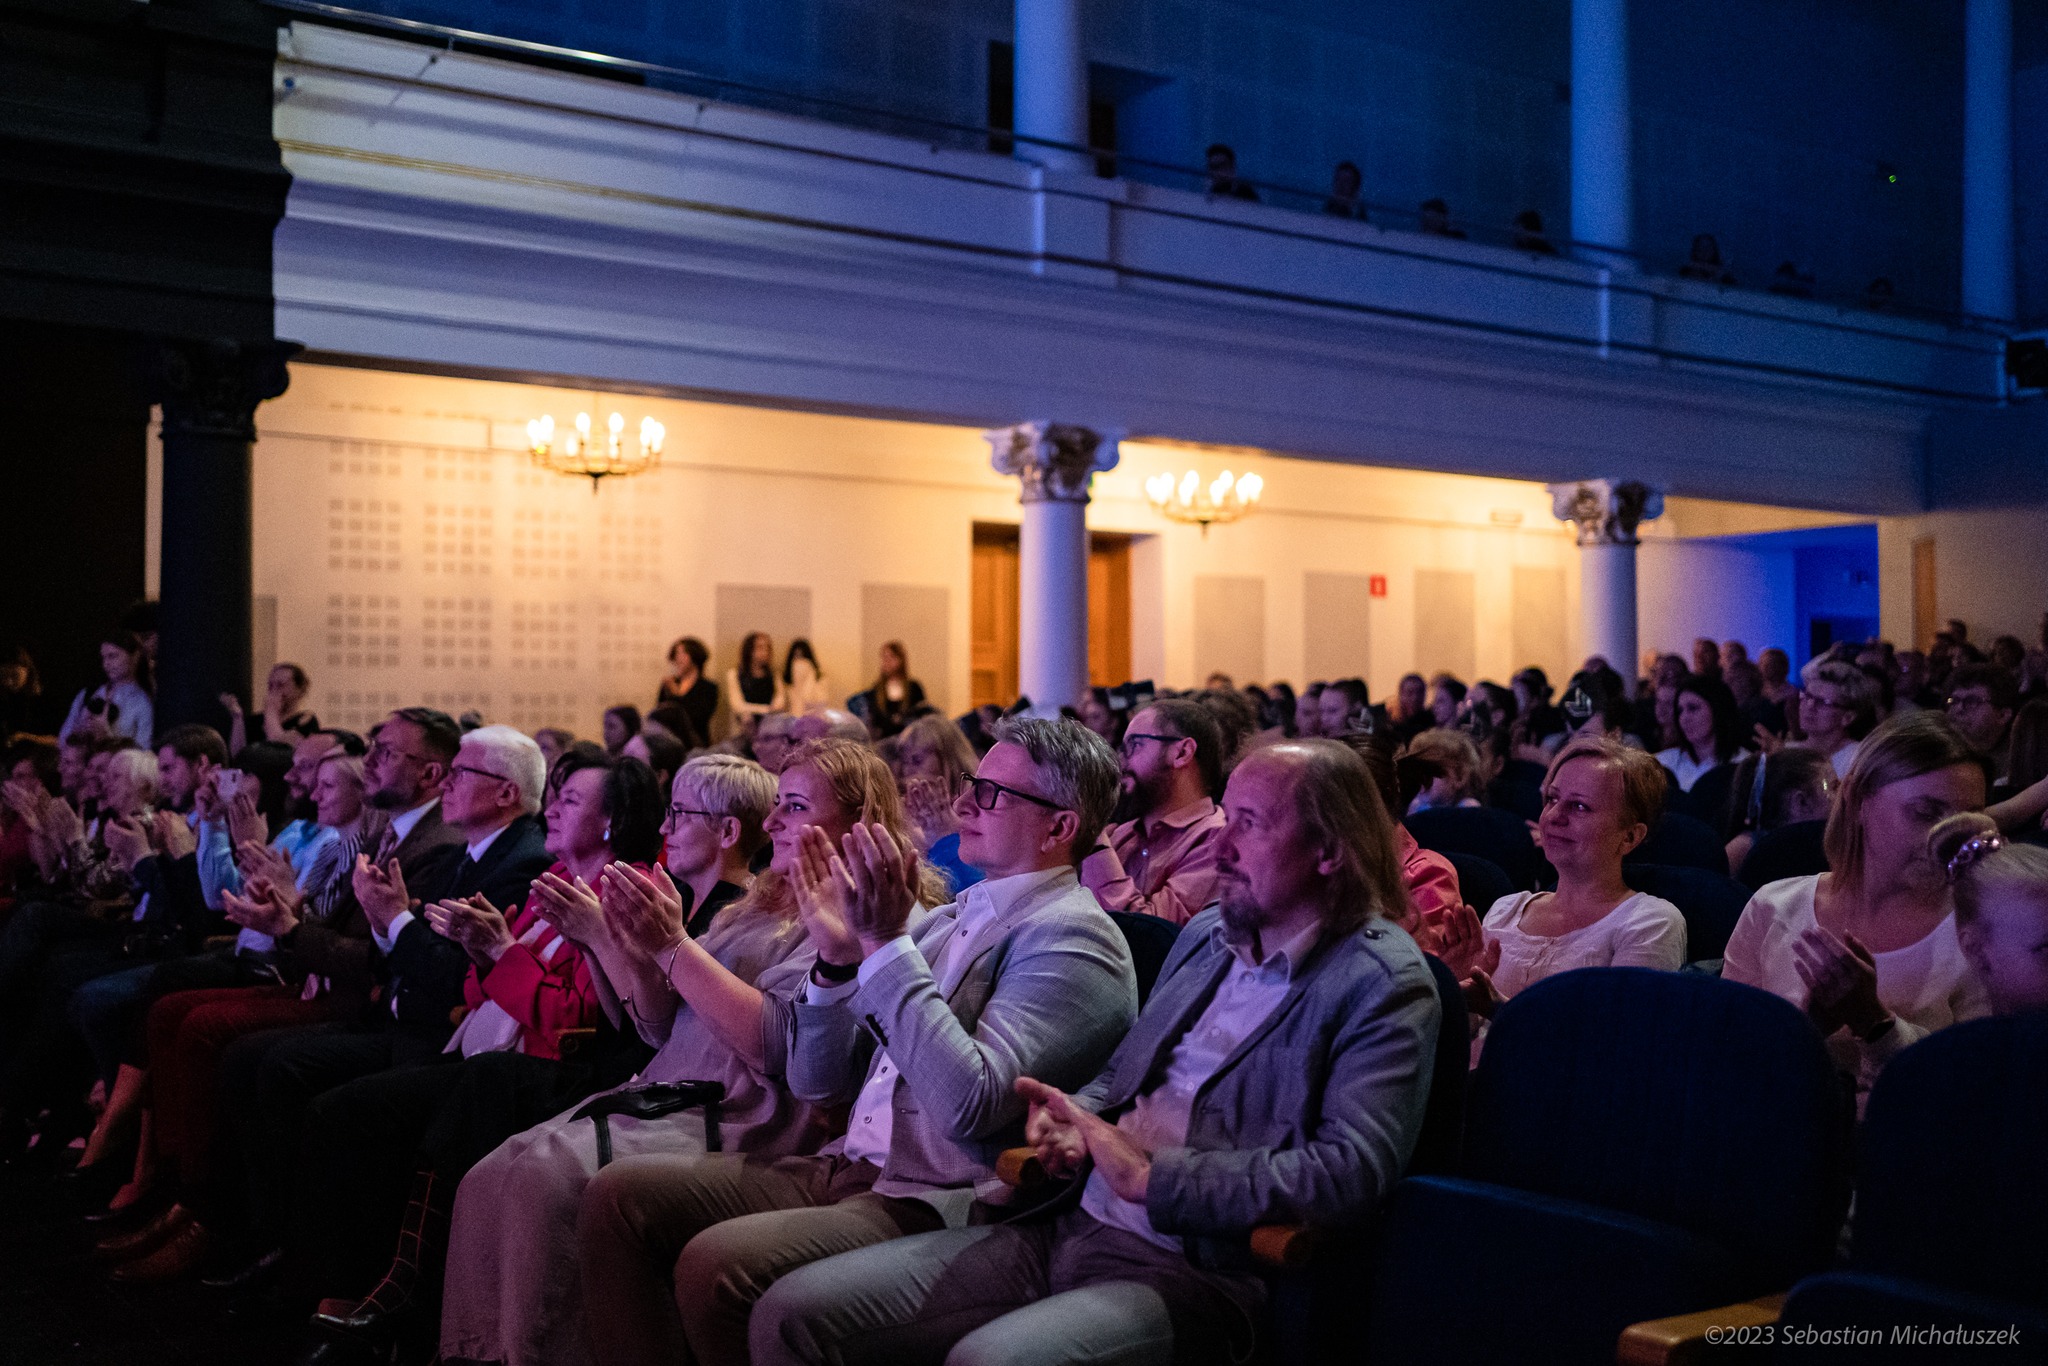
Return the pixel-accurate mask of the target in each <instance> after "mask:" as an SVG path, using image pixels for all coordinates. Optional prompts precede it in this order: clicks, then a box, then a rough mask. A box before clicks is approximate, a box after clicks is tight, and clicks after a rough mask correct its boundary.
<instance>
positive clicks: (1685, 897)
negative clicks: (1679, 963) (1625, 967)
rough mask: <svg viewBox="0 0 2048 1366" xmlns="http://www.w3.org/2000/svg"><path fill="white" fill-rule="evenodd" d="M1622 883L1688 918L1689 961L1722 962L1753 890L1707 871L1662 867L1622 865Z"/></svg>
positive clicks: (1686, 923) (1687, 959) (1686, 939)
mask: <svg viewBox="0 0 2048 1366" xmlns="http://www.w3.org/2000/svg"><path fill="white" fill-rule="evenodd" d="M1621 880H1622V881H1623V882H1626V883H1627V884H1628V885H1629V886H1630V887H1631V888H1632V889H1634V890H1635V891H1638V892H1648V893H1649V894H1650V895H1651V896H1655V897H1662V898H1663V899H1664V900H1666V901H1668V902H1670V903H1671V904H1672V905H1674V906H1676V907H1678V911H1679V914H1681V915H1683V916H1684V917H1685V957H1686V961H1688V962H1692V963H1697V962H1699V961H1700V960H1701V959H1704V958H1719V957H1720V956H1721V954H1722V951H1723V950H1725V949H1726V948H1727V947H1728V936H1729V935H1731V934H1733V933H1735V922H1736V921H1738V920H1740V919H1742V911H1743V908H1744V907H1746V906H1747V905H1749V898H1750V890H1749V888H1747V887H1745V886H1743V885H1742V884H1741V883H1739V882H1737V881H1736V880H1735V879H1734V878H1732V877H1723V876H1721V874H1719V873H1713V872H1709V871H1707V870H1706V869H1705V868H1672V867H1668V866H1666V865H1664V864H1659V863H1626V862H1624V863H1623V864H1622V865H1621Z"/></svg>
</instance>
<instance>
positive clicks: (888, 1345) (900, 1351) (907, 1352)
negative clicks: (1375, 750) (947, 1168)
mask: <svg viewBox="0 0 2048 1366" xmlns="http://www.w3.org/2000/svg"><path fill="white" fill-rule="evenodd" d="M1223 809H1224V812H1225V816H1226V824H1225V826H1224V829H1223V833H1222V836H1221V838H1220V840H1219V842H1218V849H1217V858H1216V863H1217V891H1218V894H1219V896H1220V902H1219V904H1218V905H1216V906H1212V907H1210V908H1209V909H1207V910H1205V911H1203V912H1202V913H1201V914H1200V915H1198V916H1196V917H1195V918H1194V919H1193V920H1191V921H1189V922H1188V926H1187V928H1186V929H1185V930H1184V931H1182V933H1181V936H1180V940H1179V943H1178V944H1177V945H1176V946H1175V948H1174V951H1173V954H1172V956H1171V957H1170V958H1169V959H1168V960H1167V963H1166V967H1165V969H1164V970H1163V971H1162V973H1161V974H1160V978H1159V982H1158V985H1157V986H1155V987H1154V988H1153V990H1152V995H1151V998H1150V999H1149V1000H1148V1001H1147V1002H1146V1004H1145V1011H1144V1014H1142V1015H1141V1016H1140V1017H1139V1018H1138V1022H1137V1024H1136V1026H1135V1027H1133V1028H1132V1030H1131V1033H1130V1035H1129V1037H1128V1038H1126V1039H1125V1040H1124V1042H1123V1044H1122V1046H1120V1047H1119V1048H1118V1049H1117V1051H1116V1055H1115V1056H1114V1057H1113V1058H1111V1059H1110V1061H1109V1065H1108V1066H1107V1067H1105V1068H1104V1069H1103V1070H1102V1072H1101V1073H1100V1074H1099V1075H1098V1076H1097V1077H1096V1078H1095V1080H1094V1081H1092V1082H1090V1083H1089V1084H1088V1085H1087V1086H1086V1087H1085V1088H1083V1089H1081V1090H1079V1091H1076V1092H1074V1093H1072V1094H1068V1093H1067V1092H1066V1091H1065V1090H1064V1089H1062V1088H1061V1087H1060V1086H1059V1085H1058V1084H1056V1083H1051V1082H1048V1081H1046V1080H1045V1079H1042V1078H1034V1077H1024V1078H1021V1079H1020V1080H1019V1081H1018V1083H1017V1090H1018V1093H1019V1094H1020V1095H1021V1096H1023V1097H1024V1098H1026V1099H1028V1100H1029V1101H1030V1103H1031V1113H1030V1119H1029V1121H1028V1123H1027V1126H1026V1135H1027V1137H1028V1139H1029V1141H1030V1143H1031V1144H1032V1146H1034V1147H1035V1148H1036V1149H1037V1150H1038V1157H1039V1159H1040V1161H1041V1162H1043V1163H1044V1164H1045V1166H1046V1168H1047V1170H1049V1171H1051V1172H1052V1173H1054V1174H1056V1175H1070V1174H1075V1175H1077V1174H1080V1173H1082V1172H1084V1171H1085V1172H1086V1178H1085V1179H1084V1180H1077V1181H1075V1182H1074V1183H1072V1184H1071V1185H1070V1186H1069V1188H1068V1190H1067V1191H1066V1193H1065V1194H1064V1196H1062V1197H1056V1198H1055V1199H1053V1200H1051V1201H1048V1202H1047V1203H1046V1204H1045V1205H1044V1206H1041V1207H1040V1208H1039V1209H1038V1210H1035V1211H1033V1212H1032V1213H1031V1214H1030V1215H1027V1216H1026V1217H1024V1218H1022V1219H1019V1220H1016V1221H1013V1222H1011V1223H1007V1224H1000V1225H982V1226H979V1227H973V1228H950V1229H947V1230H945V1231H943V1232H934V1233H930V1234H927V1235H924V1236H922V1237H916V1238H904V1239H899V1240H897V1241H896V1242H893V1243H888V1244H885V1245H883V1246H879V1247H871V1248H867V1249H864V1250H862V1251H859V1252H854V1253H851V1254H849V1255H847V1256H844V1257H834V1258H832V1259H831V1260H829V1261H825V1262H819V1263H816V1264H814V1265H811V1266H808V1267H805V1268H803V1269H802V1270H800V1271H796V1272H794V1273H793V1274H791V1275H788V1276H785V1277H784V1278H783V1279H782V1280H780V1281H778V1282H777V1283H776V1284H775V1286H774V1288H773V1289H771V1290H769V1291H768V1293H767V1295H766V1296H764V1297H763V1298H762V1300H761V1303H760V1305H759V1306H758V1307H757V1308H756V1309H755V1311H754V1319H753V1324H752V1330H751V1333H750V1343H751V1346H752V1359H753V1360H754V1361H755V1362H757V1363H762V1364H763V1366H765V1364H766V1363H771V1362H773V1363H781V1362H799V1361H800V1362H812V1363H824V1362H845V1361H876V1362H881V1361H895V1360H929V1361H936V1360H939V1359H940V1358H942V1357H943V1358H945V1359H947V1360H950V1361H973V1362H985V1361H1001V1362H1006V1363H1015V1364H1016V1366H1040V1363H1043V1366H1056V1363H1063V1362H1069V1361H1122V1362H1158V1363H1160V1364H1161V1366H1165V1363H1169V1362H1217V1363H1225V1362H1238V1361H1247V1360H1250V1359H1252V1357H1253V1356H1254V1355H1255V1347H1256V1344H1255V1343H1254V1342H1253V1340H1252V1337H1253V1324H1254V1323H1255V1322H1256V1321H1257V1317H1258V1315H1257V1310H1258V1309H1259V1307H1260V1304H1261V1303H1262V1301H1263V1298H1264V1285H1263V1282H1261V1281H1260V1279H1259V1278H1258V1277H1257V1276H1256V1275H1255V1274H1253V1270H1252V1262H1251V1256H1250V1249H1249V1238H1250V1234H1251V1231H1252V1229H1253V1228H1254V1227H1255V1226H1257V1225H1259V1224H1265V1223H1302V1224H1323V1225H1345V1224H1353V1225H1355V1224H1357V1223H1360V1222H1362V1221H1363V1220H1365V1219H1366V1218H1367V1217H1368V1216H1369V1215H1370V1213H1371V1211H1372V1210H1373V1209H1374V1208H1375V1207H1376V1206H1377V1205H1378V1204H1379V1203H1380V1201H1381V1200H1382V1199H1384V1198H1385V1196H1386V1194H1387V1192H1388V1191H1389V1189H1391V1187H1392V1186H1393V1184H1394V1182H1395V1181H1396V1180H1397V1179H1398V1178H1399V1177H1400V1175H1401V1170H1402V1168H1403V1167H1404V1166H1405V1165H1406V1164H1407V1162H1408V1158H1409V1156H1410V1154H1411V1153H1412V1152H1413V1150H1414V1147H1415V1141H1416V1138H1417V1137H1418V1135H1419V1134H1420V1132H1421V1129H1422V1113H1423V1106H1424V1104H1425V1102H1426V1101H1427V1099H1428V1094H1429V1075H1430V1074H1429V1069H1430V1065H1431V1061H1432V1058H1433V1056H1434V1053H1435V1049H1436V1035H1437V1028H1438V1025H1439V1024H1440V1023H1441V1013H1440V1009H1439V1006H1438V1002H1437V994H1436V988H1435V985H1434V982H1433V980H1432V978H1431V976H1430V971H1429V967H1428V965H1427V963H1426V962H1425V961H1424V959H1423V956H1422V952H1421V950H1419V949H1418V948H1416V946H1415V943H1414V941H1413V940H1411V939H1409V937H1408V936H1407V935H1406V934H1405V933H1403V932H1402V931H1401V930H1400V929H1399V928H1398V927H1397V926H1396V925H1395V924H1394V923H1393V920H1394V917H1396V916H1398V915H1399V914H1400V911H1401V907H1402V897H1403V893H1402V890H1401V879H1400V860H1399V858H1398V857H1397V855H1396V853H1395V847H1394V835H1393V826H1392V823H1391V821H1390V820H1389V818H1388V816H1387V814H1386V812H1385V809H1384V807H1382V805H1381V804H1380V801H1379V799H1378V797H1377V795H1376V794H1375V792H1374V791H1373V785H1372V779H1371V778H1370V777H1369V776H1368V774H1367V772H1366V768H1365V765H1364V763H1363V762H1362V761H1361V760H1360V759H1359V758H1358V756H1357V755H1355V754H1353V753H1352V752H1351V751H1350V750H1348V749H1345V748H1344V747H1343V746H1341V745H1338V744H1336V743H1334V742H1332V741H1329V740H1302V741H1293V742H1289V743H1284V744H1278V745H1273V746H1270V747H1268V748H1266V749H1261V750H1257V751H1255V752H1254V753H1252V754H1251V755H1250V756H1249V757H1247V758H1246V759H1245V760H1244V762H1243V763H1242V764H1240V765H1239V766H1238V768H1237V771H1236V772H1235V773H1234V774H1232V775H1231V779H1230V785H1229V787H1228V788H1227V789H1226V791H1225V792H1224V796H1223ZM679 1283H680V1282H679Z"/></svg>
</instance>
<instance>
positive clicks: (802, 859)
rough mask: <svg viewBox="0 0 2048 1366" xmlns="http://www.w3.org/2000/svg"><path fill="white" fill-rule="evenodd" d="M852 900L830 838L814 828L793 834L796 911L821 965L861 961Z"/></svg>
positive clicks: (806, 827)
mask: <svg viewBox="0 0 2048 1366" xmlns="http://www.w3.org/2000/svg"><path fill="white" fill-rule="evenodd" d="M852 898H853V883H852V880H851V879H850V878H849V877H848V876H847V872H846V867H845V865H844V864H843V863H841V862H840V859H839V856H838V855H837V854H835V853H833V852H832V837H831V836H829V835H827V834H826V833H825V832H824V831H823V830H820V829H819V828H818V827H817V826H815V825H808V826H805V827H804V828H803V829H802V830H800V831H799V832H797V863H796V909H797V915H798V917H799V918H801V919H802V921H803V922H804V933H805V934H806V935H807V936H808V937H809V938H810V941H811V947H812V948H814V949H816V950H817V951H818V957H819V958H820V959H821V960H823V961H824V962H827V963H836V964H840V965H844V964H847V963H858V962H859V961H860V960H861V948H860V935H859V933H858V932H856V931H855V929H854V926H853V915H852V912H851V909H850V907H849V903H850V902H851V900H852Z"/></svg>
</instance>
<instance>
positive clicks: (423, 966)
mask: <svg viewBox="0 0 2048 1366" xmlns="http://www.w3.org/2000/svg"><path fill="white" fill-rule="evenodd" d="M434 715H435V717H436V721H437V728H438V723H439V722H441V721H447V718H445V717H439V716H438V714H434ZM447 724H448V725H450V726H452V725H453V724H454V723H453V722H448V723H447ZM546 781H547V761H546V760H545V759H544V758H543V757H542V756H541V752H540V746H539V745H537V744H535V743H534V742H533V741H532V740H531V739H530V738H528V737H527V736H525V735H522V734H520V733H519V732H518V731H516V730H514V729H512V728H511V727H510V726H482V727H479V728H478V729H476V730H473V731H470V732H469V733H468V734H466V735H464V736H463V737H462V742H461V747H460V748H459V749H458V750H457V752H456V755H455V758H454V761H453V762H451V763H450V764H449V765H448V769H447V777H446V780H445V782H444V783H443V785H442V788H441V797H440V803H441V804H440V818H441V819H442V820H444V821H446V822H447V823H448V824H449V825H450V826H452V827H454V828H455V829H456V830H457V831H458V832H459V834H460V836H461V839H462V848H461V851H460V853H459V854H458V855H457V856H456V857H455V858H453V859H452V860H443V861H440V862H437V863H436V864H434V865H433V866H432V868H431V870H430V871H429V872H428V873H427V874H426V877H425V879H424V882H423V883H422V885H419V886H408V885H407V883H406V876H405V873H404V872H403V871H402V870H401V868H400V865H399V860H398V859H397V858H395V857H394V858H392V859H390V860H389V861H387V862H386V863H384V864H383V865H382V866H379V865H378V864H377V863H375V862H373V861H372V860H371V859H370V858H368V857H367V856H362V857H358V859H357V861H356V870H355V877H354V883H355V887H354V890H355V898H356V901H357V902H358V903H359V904H360V905H361V907H362V909H363V913H364V915H365V916H366V917H367V918H368V920H369V922H370V934H371V937H372V939H373V940H374V941H375V944H376V947H377V951H378V970H379V971H378V975H379V977H380V979H381V980H380V990H379V991H378V992H377V993H375V995H374V999H372V1000H371V1001H370V1002H369V1004H367V1005H366V1006H365V1007H364V1008H363V1010H362V1012H361V1014H360V1015H358V1016H357V1018H356V1019H355V1020H354V1021H352V1022H351V1023H349V1024H346V1025H344V1026H342V1027H341V1028H339V1029H336V1028H334V1027H333V1026H331V1025H314V1026H310V1027H308V1028H304V1029H297V1030H289V1031H283V1036H282V1037H279V1038H274V1039H270V1040H266V1041H265V1046H264V1047H263V1049H262V1051H261V1054H260V1058H254V1057H252V1058H251V1059H250V1060H249V1061H250V1062H251V1063H252V1064H253V1066H254V1068H255V1076H254V1077H253V1079H252V1080H253V1084H248V1085H235V1084H233V1079H231V1078H230V1079H229V1082H230V1084H229V1085H227V1086H225V1087H224V1088H223V1089H224V1092H225V1095H224V1096H223V1102H224V1104H225V1105H227V1106H229V1107H231V1108H232V1107H235V1106H236V1105H237V1104H238V1103H239V1104H240V1105H243V1106H246V1107H247V1109H248V1111H249V1113H244V1114H241V1115H231V1116H230V1117H229V1118H230V1119H231V1120H232V1121H233V1123H232V1128H233V1129H234V1130H235V1131H238V1132H239V1133H240V1134H242V1135H243V1137H244V1140H245V1146H244V1151H245V1152H246V1153H247V1155H248V1157H249V1159H250V1167H251V1170H250V1172H249V1174H248V1179H249V1183H250V1190H249V1195H250V1197H251V1198H250V1202H249V1203H250V1209H251V1212H252V1213H253V1214H254V1215H255V1216H256V1221H257V1222H256V1226H255V1227H254V1228H252V1229H249V1230H246V1233H247V1234H248V1236H249V1238H250V1243H249V1246H248V1247H247V1248H246V1249H244V1251H245V1252H249V1253H256V1254H260V1255H259V1260H261V1259H263V1258H267V1257H271V1256H273V1254H274V1253H275V1252H276V1250H277V1249H278V1247H279V1244H281V1243H283V1242H284V1241H285V1234H286V1229H285V1227H284V1223H285V1219H284V1216H285V1215H286V1213H287V1212H288V1211H291V1210H293V1209H295V1208H300V1209H303V1208H304V1207H305V1205H306V1202H305V1200H304V1199H303V1198H302V1197H301V1196H300V1194H299V1192H300V1191H301V1190H302V1189H303V1190H308V1191H310V1190H314V1189H317V1188H318V1186H319V1184H320V1183H321V1182H323V1181H324V1180H325V1179H326V1177H327V1174H326V1173H324V1172H322V1171H321V1170H320V1163H319V1162H318V1161H317V1160H316V1161H312V1162H309V1163H308V1162H302V1159H301V1153H302V1149H301V1142H302V1140H303V1138H304V1137H305V1131H306V1130H307V1129H308V1128H309V1127H310V1126H309V1125H308V1124H307V1111H308V1109H309V1108H310V1107H311V1106H312V1104H313V1102H314V1101H315V1100H316V1099H317V1098H318V1097H320V1096H322V1095H324V1094H326V1093H327V1092H328V1091H330V1090H332V1089H334V1088H335V1087H337V1086H340V1085H342V1084H343V1083H345V1082H350V1081H354V1080H356V1079H357V1078H359V1077H366V1076H369V1075H370V1074H372V1073H374V1072H381V1071H384V1070H385V1069H386V1068H391V1067H413V1066H419V1065H421V1064H424V1063H431V1062H436V1061H439V1060H440V1059H441V1058H442V1056H443V1051H444V1050H445V1049H446V1048H447V1046H448V1041H449V1036H450V1035H451V1034H452V1033H453V1032H454V1030H455V1024H454V1021H453V1019H452V1015H453V1013H454V1012H455V1011H456V1009H457V1007H460V1006H462V1005H463V1004H464V1000H463V991H462V986H463V981H464V979H465V978H466V977H467V976H468V975H469V968H470V956H469V953H468V952H467V951H466V950H465V949H464V948H463V947H462V946H461V945H460V944H457V943H455V942H454V941H453V940H451V939H447V938H445V937H443V936H442V935H440V934H437V933H435V932H434V929H433V928H432V926H430V925H429V924H428V923H427V919H426V916H425V914H424V908H425V907H429V906H435V905H439V904H442V903H458V902H473V901H474V899H476V898H481V899H482V900H483V901H485V902H488V903H489V904H490V905H492V906H495V907H508V906H510V907H517V906H521V905H523V904H525V901H526V897H527V889H528V887H529V885H530V884H531V883H532V882H533V880H534V879H535V878H536V877H538V876H540V875H541V874H542V873H543V872H545V871H546V870H547V868H548V866H549V864H551V863H552V862H553V861H554V860H553V857H552V856H551V855H550V854H549V853H548V851H547V845H546V842H545V836H544V835H543V834H542V832H541V825H540V821H539V818H538V813H539V811H540V806H541V796H542V790H543V788H544V786H545V784H546ZM416 905H417V906H419V907H420V908H421V909H420V910H418V911H415V909H414V907H415V906H416ZM457 1056H460V1055H459V1054H458V1055H457ZM409 1156H410V1154H401V1155H400V1160H401V1161H403V1160H406V1159H407V1158H409ZM392 1222H394V1223H395V1222H396V1214H395V1212H394V1214H393V1217H392Z"/></svg>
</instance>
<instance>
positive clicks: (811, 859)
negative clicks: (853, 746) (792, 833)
mask: <svg viewBox="0 0 2048 1366" xmlns="http://www.w3.org/2000/svg"><path fill="white" fill-rule="evenodd" d="M917 864H918V852H917V848H916V846H914V845H912V844H908V843H904V844H898V843H897V842H896V840H895V838H894V837H893V836H891V835H890V833H889V831H888V828H887V827H886V826H882V825H878V824H856V825H855V826H854V827H853V829H851V830H849V831H847V832H846V834H845V835H844V836H842V837H841V839H840V841H839V848H838V849H836V850H835V849H834V848H833V847H832V839H831V837H830V836H829V835H827V834H826V833H825V832H824V831H823V830H822V829H820V828H819V827H817V826H815V825H807V826H805V827H804V828H803V830H802V831H800V832H799V833H798V836H797V867H796V905H797V914H798V916H799V917H801V918H802V920H803V924H804V932H805V934H807V935H808V936H809V937H810V941H811V944H812V946H813V947H814V948H816V949H817V951H818V957H819V958H820V959H821V960H822V961H824V962H826V963H831V964H835V965H838V966H842V967H843V966H845V965H846V964H849V963H858V962H862V961H864V960H865V959H866V958H867V956H868V955H869V954H871V953H873V952H874V951H875V950H876V949H879V948H880V947H882V945H884V944H886V943H888V942H889V941H890V940H892V939H894V938H896V936H898V935H900V934H902V933H903V927H904V926H905V925H907V924H909V923H910V912H911V911H912V909H913V908H915V907H916V905H917Z"/></svg>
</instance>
